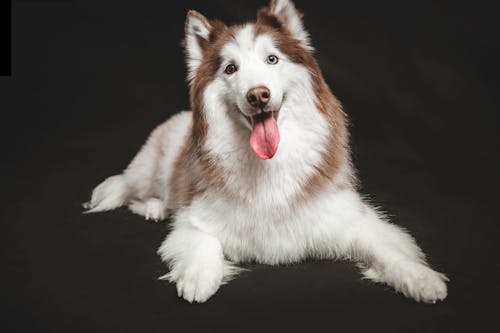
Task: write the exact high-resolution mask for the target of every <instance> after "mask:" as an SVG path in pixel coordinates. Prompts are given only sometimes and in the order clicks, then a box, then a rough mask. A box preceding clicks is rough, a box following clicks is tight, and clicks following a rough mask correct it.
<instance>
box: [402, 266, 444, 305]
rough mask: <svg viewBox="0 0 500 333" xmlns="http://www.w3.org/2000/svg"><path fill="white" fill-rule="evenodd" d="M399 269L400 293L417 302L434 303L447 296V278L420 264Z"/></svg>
mask: <svg viewBox="0 0 500 333" xmlns="http://www.w3.org/2000/svg"><path fill="white" fill-rule="evenodd" d="M400 269H401V273H402V275H401V287H400V288H401V292H402V293H403V294H404V295H405V296H407V297H411V298H413V299H415V300H416V301H418V302H424V303H432V304H434V303H436V302H437V301H442V300H444V299H445V298H446V296H447V287H446V281H449V280H448V278H447V277H446V276H445V275H444V274H441V273H438V272H436V271H434V270H432V269H431V268H429V267H428V266H425V265H422V264H416V263H411V264H406V265H402V266H401V267H400Z"/></svg>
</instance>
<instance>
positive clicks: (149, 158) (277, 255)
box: [87, 1, 447, 303]
mask: <svg viewBox="0 0 500 333" xmlns="http://www.w3.org/2000/svg"><path fill="white" fill-rule="evenodd" d="M275 10H276V11H277V12H278V13H281V14H282V15H288V16H291V17H288V21H287V22H289V24H292V28H293V27H295V28H293V29H294V30H293V31H294V33H296V34H299V35H298V36H299V37H300V31H302V30H303V27H302V21H300V17H299V16H296V17H295V16H293V13H295V15H297V13H296V12H294V11H295V7H293V4H292V3H291V2H290V1H277V2H276V7H275ZM198 15H199V14H197V15H196V16H193V17H190V16H188V27H189V26H190V25H191V24H202V26H201V27H199V28H198V29H196V32H197V33H200V31H202V33H204V30H203V28H204V27H205V28H207V29H209V27H207V26H206V25H205V24H204V22H205V20H203V19H202V18H200V17H199V16H198ZM297 19H298V20H299V21H297ZM192 20H197V21H192ZM200 22H201V23H200ZM299 28H300V29H299ZM301 29H302V30H301ZM190 33H191V30H189V28H188V31H187V34H188V45H187V48H188V60H187V61H188V64H189V63H191V65H190V66H191V67H192V68H191V70H193V68H194V70H195V69H196V66H198V65H199V64H195V62H196V61H197V59H198V60H199V55H200V54H201V53H200V54H198V53H197V52H198V51H200V50H197V49H196V47H198V46H197V45H194V44H193V45H194V46H193V45H191V44H190V42H189V34H190ZM254 37H255V36H253V26H252V25H246V26H243V27H242V28H241V29H240V30H239V31H237V32H236V34H235V39H234V40H233V41H231V42H229V43H228V44H227V45H225V46H224V47H223V49H222V51H221V56H222V59H223V63H222V64H221V68H220V70H219V71H218V72H217V74H216V75H215V78H214V79H213V80H212V81H211V82H210V83H209V84H208V86H207V87H206V88H205V91H204V93H203V102H204V114H205V117H206V121H207V124H208V131H207V136H206V139H205V141H204V146H203V147H202V151H203V153H205V154H208V155H209V156H210V158H211V159H212V160H215V161H217V163H218V164H217V165H218V167H220V168H221V170H223V171H224V177H225V182H226V184H227V190H229V191H230V192H231V193H232V196H231V197H227V196H225V195H223V194H222V193H221V192H220V191H219V190H218V189H217V188H213V187H208V189H206V190H205V191H204V192H202V193H201V194H199V195H196V196H195V197H194V198H193V200H192V202H191V204H190V205H188V206H186V207H177V210H175V211H174V212H173V213H174V217H173V225H172V232H171V233H170V234H169V235H168V236H167V238H166V239H165V241H164V242H163V244H162V245H161V247H160V248H159V250H158V253H159V254H160V256H161V258H162V259H163V260H164V261H165V262H167V263H168V266H169V268H170V272H169V273H168V274H166V275H165V276H164V277H162V278H164V279H168V280H169V281H171V282H174V283H176V284H177V291H178V294H179V296H181V297H183V298H185V299H186V300H187V301H189V302H193V301H196V302H204V301H206V300H207V299H208V298H209V297H210V296H212V295H213V294H214V293H215V292H216V291H217V290H218V289H219V287H220V285H221V284H223V283H224V282H225V281H227V280H228V279H229V278H231V277H232V276H233V275H234V274H235V273H237V271H238V269H237V268H236V267H235V266H234V263H238V262H245V261H256V262H260V263H266V264H285V263H294V262H299V261H301V260H304V259H306V258H309V257H316V258H331V259H335V258H346V259H351V260H353V261H355V262H357V263H358V265H359V266H360V267H361V268H362V272H363V274H364V276H365V277H366V278H368V279H371V280H373V281H376V282H381V283H386V284H388V285H390V286H392V287H394V288H395V289H396V290H397V291H399V292H401V293H403V294H404V295H406V296H408V297H412V298H414V299H415V300H417V301H422V302H428V303H429V302H430V303H434V302H436V301H438V300H443V299H444V298H445V297H446V295H447V289H446V284H445V281H446V280H447V278H446V277H445V276H444V275H443V274H441V273H438V272H435V271H433V270H432V269H431V268H429V266H428V265H427V263H426V260H425V257H424V254H423V252H422V251H421V250H420V248H419V247H418V246H417V244H416V243H415V241H414V239H413V238H412V237H411V236H410V235H409V234H408V233H407V232H405V231H404V230H402V229H401V228H399V227H397V226H395V225H393V224H391V223H389V222H388V221H387V220H386V219H385V217H384V216H383V215H381V214H380V213H378V212H377V211H376V210H375V209H374V208H372V207H371V206H370V205H369V204H367V203H366V202H364V201H363V200H362V199H361V197H360V195H359V194H358V193H357V192H356V191H355V190H354V189H353V187H352V186H350V174H351V172H352V170H351V169H350V166H349V165H348V164H347V163H346V165H343V166H342V167H341V171H340V173H339V174H338V175H337V177H336V179H335V181H333V182H331V183H330V184H325V185H326V186H325V188H324V190H323V191H322V192H321V193H320V194H318V195H316V196H313V197H312V198H311V199H309V200H308V201H307V202H303V203H301V204H297V203H295V202H294V198H295V197H296V195H297V194H298V193H300V191H301V190H302V188H303V185H304V184H305V182H306V181H307V179H308V178H309V177H310V176H311V175H312V174H313V173H314V172H315V171H316V168H315V165H317V164H318V163H319V162H320V161H321V154H322V153H323V152H324V150H325V145H326V143H327V139H328V135H329V131H330V128H329V127H328V123H327V120H326V119H325V117H324V116H323V114H322V113H320V112H319V111H318V110H317V109H316V97H315V94H314V91H313V88H312V80H314V78H312V77H311V75H310V73H309V72H308V71H307V69H306V68H305V67H303V66H301V65H298V64H294V63H292V62H291V61H289V60H288V59H287V57H286V55H284V54H282V53H281V52H280V51H279V50H278V49H277V48H276V46H275V45H274V42H273V40H272V38H271V37H270V36H266V35H264V36H259V37H257V38H254ZM300 38H302V39H303V40H304V41H307V38H306V37H304V36H302V37H300ZM190 48H192V49H190ZM269 54H273V55H277V56H278V57H279V59H280V61H279V63H278V64H276V65H269V64H267V63H266V62H265V60H266V57H267V56H268V55H269ZM193 59H194V60H193ZM228 63H236V64H237V66H238V71H237V72H236V73H235V74H232V75H231V76H228V75H227V74H225V73H224V68H225V66H226V65H227V64H228ZM193 64H195V65H193ZM193 66H194V67H193ZM191 73H192V72H191ZM189 75H191V74H189ZM256 85H265V86H267V87H268V88H269V89H270V91H271V102H270V107H271V109H272V110H278V109H279V110H280V112H279V118H278V127H279V131H280V136H281V142H280V145H279V148H278V151H277V153H276V155H275V156H274V157H273V158H272V159H270V160H266V161H262V160H259V159H258V158H257V157H256V156H255V155H254V154H253V152H252V151H251V149H250V146H249V142H248V141H249V136H250V131H249V130H248V123H246V122H245V119H244V117H243V116H242V114H245V115H249V114H251V112H252V110H251V108H250V107H249V106H247V104H246V101H245V94H246V91H248V89H250V88H251V87H253V86H256ZM191 124H192V114H191V113H190V112H184V113H181V114H179V115H176V116H174V117H172V118H171V119H170V120H168V121H167V122H166V123H164V124H163V125H161V126H160V127H158V128H157V129H156V130H155V131H153V133H152V135H151V137H150V138H149V139H148V141H147V143H146V144H145V145H144V147H143V148H142V149H141V151H140V152H139V154H138V155H137V156H136V157H135V158H134V160H133V161H132V162H131V164H130V165H129V167H128V168H127V169H126V170H125V171H124V173H123V174H122V175H119V176H114V177H111V178H109V179H108V180H106V181H105V182H104V183H103V184H101V185H99V186H98V187H97V188H96V189H95V190H94V192H93V195H92V199H91V201H90V203H88V204H87V208H89V209H90V210H89V212H96V211H102V210H109V209H113V208H116V207H117V206H120V205H121V204H129V205H130V206H129V207H130V209H131V210H132V211H134V212H136V213H139V214H141V215H144V216H146V218H147V219H148V218H151V219H154V220H157V219H162V218H164V216H165V213H166V211H167V210H168V209H171V208H175V207H174V206H173V203H172V202H171V200H170V199H171V195H172V193H170V190H171V188H170V183H171V179H170V178H171V175H172V172H173V169H174V162H175V160H176V159H177V158H178V156H179V153H180V151H181V147H182V146H183V144H184V142H185V140H186V138H187V135H188V133H189V129H190V128H191ZM195 167H196V166H195V165H193V166H192V168H193V170H194V171H196V170H197V169H196V168H195Z"/></svg>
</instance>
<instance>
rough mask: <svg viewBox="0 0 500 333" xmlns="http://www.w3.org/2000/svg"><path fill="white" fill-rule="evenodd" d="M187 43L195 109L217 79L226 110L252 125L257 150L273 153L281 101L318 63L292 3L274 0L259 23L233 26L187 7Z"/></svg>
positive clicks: (201, 106)
mask: <svg viewBox="0 0 500 333" xmlns="http://www.w3.org/2000/svg"><path fill="white" fill-rule="evenodd" d="M184 43H185V48H186V58H187V65H188V80H189V81H190V84H191V104H192V108H193V111H194V112H195V113H197V112H198V113H200V112H203V109H205V105H206V103H207V98H208V99H210V97H207V96H206V95H204V94H205V89H206V88H207V85H208V84H212V83H214V82H215V83H216V85H217V86H218V90H217V95H218V98H223V99H224V104H225V105H228V106H230V107H229V108H228V111H227V112H228V113H231V117H233V119H235V120H236V121H237V122H239V124H240V125H241V124H243V126H242V127H247V128H248V129H249V130H250V145H251V147H252V149H253V151H254V153H255V154H256V155H257V156H258V157H259V158H261V159H269V158H272V157H273V156H274V154H275V153H276V150H277V148H278V144H279V141H280V134H279V129H278V122H277V120H278V116H279V115H280V110H281V107H282V105H283V103H284V101H285V100H286V99H287V95H288V93H289V91H290V90H291V89H293V88H294V87H296V86H297V85H300V83H301V81H304V80H307V78H306V77H304V72H310V70H309V69H308V68H306V66H305V64H306V63H312V64H313V65H314V64H315V62H314V60H313V58H312V56H311V51H312V47H311V46H310V43H309V37H308V34H307V32H306V31H305V30H304V27H303V23H302V19H301V14H300V13H299V12H298V11H297V10H296V8H295V6H294V4H293V3H292V2H291V1H289V0H272V1H271V3H270V5H269V7H266V8H262V9H260V10H259V12H258V14H257V20H256V22H255V23H249V24H245V25H235V26H229V27H228V26H226V25H225V24H224V23H222V22H220V21H218V20H212V21H209V20H207V19H206V18H205V17H204V16H203V15H201V14H199V13H197V12H195V11H189V12H188V15H187V20H186V39H185V42H184ZM195 125H196V124H195ZM198 126H200V125H199V124H198ZM201 131H203V130H201ZM247 131H248V130H247Z"/></svg>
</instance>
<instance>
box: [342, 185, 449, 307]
mask: <svg viewBox="0 0 500 333" xmlns="http://www.w3.org/2000/svg"><path fill="white" fill-rule="evenodd" d="M343 200H346V201H345V203H346V204H345V205H343V206H342V205H340V206H341V208H343V209H345V208H346V207H350V210H351V212H350V213H348V214H346V213H345V212H338V213H337V215H339V216H341V218H342V219H345V218H346V217H347V219H346V221H345V222H343V224H344V223H345V224H344V226H345V229H344V231H342V230H341V228H336V231H337V232H339V233H338V234H337V237H338V238H337V240H338V241H340V244H343V245H342V247H343V250H344V251H345V254H347V256H348V257H351V258H353V259H355V260H358V261H359V262H360V266H361V267H362V268H363V274H364V276H365V277H366V278H368V279H371V280H373V281H375V282H381V283H386V284H388V285H390V286H392V287H393V288H395V289H396V290H397V291H399V292H401V293H403V294H404V295H405V296H407V297H411V298H413V299H415V300H416V301H419V302H425V303H435V302H436V301H439V300H443V299H445V298H446V296H447V288H446V283H445V281H448V279H447V278H446V276H444V275H443V274H441V273H438V272H436V271H434V270H432V269H431V268H430V267H429V266H428V264H427V263H426V260H425V256H424V254H423V252H422V250H421V249H420V248H419V247H418V245H417V244H416V243H415V240H414V239H413V238H412V237H411V236H410V235H409V234H408V233H407V232H405V231H404V230H403V229H401V228H399V227H397V226H396V225H394V224H391V223H389V222H387V221H385V220H384V218H383V217H382V216H381V215H380V214H379V213H378V212H377V211H376V210H375V209H373V208H372V207H370V206H369V205H367V204H366V203H364V202H363V201H362V200H361V199H360V198H359V196H358V195H357V194H355V193H354V192H351V194H348V195H347V196H344V198H343ZM337 229H339V230H337Z"/></svg>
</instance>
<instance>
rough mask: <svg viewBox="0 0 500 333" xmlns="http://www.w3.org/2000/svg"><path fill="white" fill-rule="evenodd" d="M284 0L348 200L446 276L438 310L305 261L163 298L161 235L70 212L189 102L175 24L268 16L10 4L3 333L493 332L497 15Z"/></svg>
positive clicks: (0, 86)
mask: <svg viewBox="0 0 500 333" xmlns="http://www.w3.org/2000/svg"><path fill="white" fill-rule="evenodd" d="M296 3H297V5H298V7H299V8H300V9H302V11H303V12H304V13H305V23H306V26H307V28H308V30H309V31H310V32H311V34H312V39H313V43H314V45H315V46H316V48H317V58H318V60H319V63H320V65H321V67H322V69H323V72H324V75H325V77H326V80H327V82H328V83H329V84H330V86H331V88H332V90H333V91H334V93H335V94H336V95H337V96H338V98H339V99H340V100H341V101H342V102H343V103H344V106H345V109H346V111H347V113H348V114H349V116H350V118H351V122H352V126H351V132H352V146H353V154H354V161H355V163H356V166H357V168H358V169H359V175H360V178H361V180H362V184H363V186H362V188H361V191H362V192H363V193H366V194H370V196H371V197H372V198H373V199H374V202H375V203H377V204H380V205H381V206H383V207H384V208H385V209H386V210H387V211H388V212H389V214H390V215H392V216H393V220H394V222H395V223H397V224H399V225H402V226H404V227H405V228H407V229H408V230H409V231H410V232H411V233H412V235H414V236H415V237H416V238H417V240H418V242H419V244H420V245H421V246H422V247H423V249H424V251H425V252H426V253H427V254H428V255H429V260H430V262H431V264H432V265H433V266H434V267H435V268H436V269H437V270H440V271H443V272H445V273H447V274H448V275H449V277H450V278H451V282H450V284H449V298H448V299H447V300H446V301H445V302H444V303H442V304H438V305H436V306H428V305H421V304H417V303H414V302H413V301H411V300H407V299H405V298H404V297H402V296H400V295H396V294H395V293H394V292H392V291H391V290H390V289H389V288H387V287H384V286H381V285H375V284H372V283H370V282H367V281H362V280H360V275H359V274H358V271H357V269H356V268H355V267H354V266H353V265H352V264H350V263H345V262H328V261H321V262H306V263H303V264H298V265H293V266H288V267H269V266H264V265H247V266H246V267H248V268H250V270H249V271H248V272H246V273H244V274H242V275H241V276H239V277H238V278H237V279H236V280H234V281H232V282H231V283H230V284H228V285H226V286H223V287H222V288H221V289H220V291H219V292H218V293H217V295H216V296H215V297H213V298H212V299H210V301H209V302H208V303H206V304H204V305H190V304H188V303H186V302H184V301H182V300H180V299H178V298H177V296H176V292H175V287H174V286H173V285H171V284H168V283H166V282H161V281H158V280H156V278H157V277H158V276H160V275H162V274H164V273H165V271H166V269H165V267H164V265H163V264H162V263H161V262H160V259H159V257H157V256H156V254H155V251H156V249H157V247H158V246H159V244H160V242H161V241H162V239H163V238H164V236H165V234H166V233H167V232H168V227H167V224H165V223H159V224H154V223H148V222H144V221H143V219H142V218H141V217H139V216H135V215H132V214H131V213H129V212H127V211H126V210H125V209H121V210H118V211H115V212H111V213H107V214H99V215H82V214H81V211H82V209H81V206H80V204H81V202H83V201H85V200H87V199H88V196H89V194H90V191H91V189H92V188H93V187H94V186H95V185H97V184H98V183H99V182H100V181H101V180H103V179H104V178H105V177H107V176H110V175H113V174H115V173H118V172H120V171H121V170H122V169H123V168H124V167H125V166H126V165H127V163H128V162H129V161H130V159H131V158H132V157H133V156H134V154H135V153H136V151H137V150H138V149H139V147H140V146H141V145H142V143H143V142H144V140H145V139H146V137H147V135H148V133H149V132H150V131H151V129H152V128H154V126H156V125H157V124H159V123H160V122H162V121H164V120H165V119H166V118H167V117H168V116H170V115H171V114H173V113H174V112H176V111H178V110H182V109H187V108H188V107H189V105H188V90H187V86H186V83H185V66H184V59H183V52H182V49H181V47H180V41H181V40H182V38H183V25H184V17H185V14H186V11H187V10H188V9H196V10H198V11H200V12H202V13H204V14H206V15H207V16H208V17H210V18H215V17H217V18H220V19H223V20H225V21H226V22H241V21H246V20H250V19H253V17H254V14H255V11H256V9H257V8H258V7H260V6H263V5H265V4H266V1H235V0H233V1H222V0H213V1H201V0H198V1H179V2H176V4H175V5H174V4H172V3H169V2H168V1H158V2H155V3H146V2H139V1H137V2H132V1H131V2H127V1H120V2H115V3H104V2H91V1H69V2H63V1H52V2H51V1H32V2H24V1H23V2H16V3H14V5H13V13H14V14H13V75H12V76H11V77H0V110H1V117H2V118H1V124H2V131H1V139H2V140H1V143H2V151H1V154H2V160H1V161H2V163H1V164H0V167H1V170H0V171H1V173H0V174H1V175H2V176H3V182H2V184H3V185H4V186H2V191H1V196H2V197H1V200H2V201H1V202H2V209H1V210H0V214H1V231H0V237H1V242H0V244H1V246H2V251H1V253H0V259H1V266H0V267H1V268H0V270H1V271H0V279H1V280H0V281H1V287H0V288H1V302H2V311H1V317H0V322H1V324H0V325H1V326H2V328H3V329H2V330H3V331H5V332H30V331H37V332H167V331H179V332H181V331H182V332H187V331H192V330H193V329H195V328H198V329H202V330H204V331H209V332H211V331H240V330H241V331H251V330H255V331H282V330H285V329H286V330H288V331H296V330H304V331H318V330H319V329H323V330H325V331H329V332H344V331H353V332H356V331H361V330H362V329H370V331H375V332H378V331H385V332H456V331H461V330H463V331H471V330H474V331H483V330H485V329H486V326H487V325H488V323H489V322H491V321H493V320H495V319H496V317H493V316H496V314H497V311H498V306H495V304H496V303H497V300H498V296H499V295H500V293H499V291H500V287H499V282H498V275H499V274H498V273H500V264H499V261H498V259H497V257H496V255H497V253H498V250H497V248H498V246H497V244H498V240H497V237H498V236H497V235H498V230H499V227H498V224H499V221H498V216H497V211H498V200H497V199H498V194H497V192H498V177H497V173H498V163H497V155H498V141H497V133H496V132H497V130H498V117H497V113H498V112H499V105H500V103H499V102H500V100H499V95H498V87H499V86H498V74H499V72H498V70H497V69H498V68H497V65H496V63H497V61H498V59H499V52H498V50H499V48H498V46H499V38H500V11H499V8H498V6H497V5H496V4H495V2H493V1H492V2H483V1H471V2H469V3H458V2H456V1H414V2H407V1H399V2H387V1H303V0H298V1H297V2H296ZM490 304H491V305H490Z"/></svg>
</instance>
